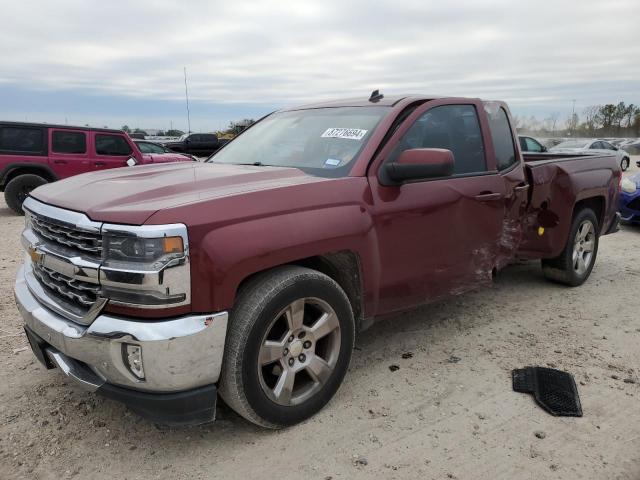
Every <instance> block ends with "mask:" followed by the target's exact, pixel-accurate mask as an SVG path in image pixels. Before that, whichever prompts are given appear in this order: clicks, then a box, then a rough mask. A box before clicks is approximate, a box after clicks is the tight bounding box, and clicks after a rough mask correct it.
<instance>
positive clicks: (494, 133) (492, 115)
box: [485, 105, 518, 170]
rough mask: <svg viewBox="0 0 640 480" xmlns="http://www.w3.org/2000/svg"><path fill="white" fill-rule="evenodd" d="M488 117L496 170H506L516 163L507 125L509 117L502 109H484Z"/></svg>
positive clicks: (509, 127)
mask: <svg viewBox="0 0 640 480" xmlns="http://www.w3.org/2000/svg"><path fill="white" fill-rule="evenodd" d="M485 110H486V112H487V115H488V116H489V128H490V129H491V139H492V140H493V148H494V150H495V152H496V162H497V164H498V170H506V169H508V168H509V167H511V166H513V165H514V164H516V163H517V162H518V157H517V156H516V149H515V146H514V144H513V135H512V133H511V126H510V125H509V117H507V112H505V110H504V108H502V107H497V108H495V107H494V106H493V105H492V108H488V106H486V107H485Z"/></svg>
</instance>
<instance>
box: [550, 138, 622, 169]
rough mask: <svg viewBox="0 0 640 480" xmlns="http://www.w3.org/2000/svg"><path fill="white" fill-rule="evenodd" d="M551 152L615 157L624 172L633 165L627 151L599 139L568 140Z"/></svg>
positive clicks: (552, 148)
mask: <svg viewBox="0 0 640 480" xmlns="http://www.w3.org/2000/svg"><path fill="white" fill-rule="evenodd" d="M549 151H550V152H558V153H595V154H598V155H607V154H608V155H614V156H615V157H616V158H617V160H618V163H619V164H620V168H621V169H622V171H623V172H624V171H625V170H626V169H627V168H629V164H630V163H631V159H630V157H631V156H630V155H629V154H628V153H627V152H626V151H624V150H621V149H619V148H618V147H616V146H614V145H611V144H610V143H609V142H607V141H606V140H599V139H597V138H595V139H594V138H586V139H584V138H583V139H579V138H578V139H574V140H566V141H564V142H562V143H559V144H558V145H556V146H555V147H551V148H550V149H549Z"/></svg>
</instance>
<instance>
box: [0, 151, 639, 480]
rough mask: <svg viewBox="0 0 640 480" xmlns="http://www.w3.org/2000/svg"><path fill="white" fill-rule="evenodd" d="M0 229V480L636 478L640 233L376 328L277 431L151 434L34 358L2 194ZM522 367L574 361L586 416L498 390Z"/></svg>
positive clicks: (222, 428) (224, 426)
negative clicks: (339, 375)
mask: <svg viewBox="0 0 640 480" xmlns="http://www.w3.org/2000/svg"><path fill="white" fill-rule="evenodd" d="M637 158H638V157H636V159H637ZM634 163H635V161H634ZM634 170H635V171H637V168H635V166H634ZM0 225H1V230H0V235H1V237H0V242H1V246H0V260H1V263H0V358H1V367H0V478H1V479H13V478H29V479H31V478H36V479H49V478H51V479H58V478H81V479H85V478H91V479H94V478H95V479H98V478H119V479H136V478H180V479H182V478H184V479H195V478H225V479H229V478H245V479H249V478H278V479H279V480H284V479H288V478H300V477H302V476H304V477H305V478H312V479H329V478H332V479H353V478H369V477H375V478H421V479H431V478H433V479H456V478H457V479H461V480H462V479H473V480H479V479H491V480H493V479H498V478H500V479H501V478H505V479H521V478H524V479H529V478H536V479H542V478H562V479H573V478H582V479H585V478H590V479H598V480H602V479H634V480H637V479H640V408H639V406H640V348H639V345H640V300H638V294H639V293H640V292H639V291H638V288H639V287H640V228H630V227H624V228H623V230H622V231H621V232H619V233H618V234H616V235H613V236H609V237H605V238H603V239H602V241H601V244H600V252H599V257H598V262H597V264H596V268H595V270H594V272H593V275H592V276H591V279H590V280H589V281H588V282H587V283H586V284H585V285H584V286H582V287H579V288H576V289H568V288H564V287H560V286H557V285H553V284H550V283H547V282H546V281H545V280H544V279H543V278H542V275H541V272H540V269H539V266H538V264H537V263H529V264H522V265H517V266H512V267H509V268H508V269H506V270H505V271H503V272H501V274H500V275H499V276H498V278H497V281H496V283H495V287H494V288H492V289H489V290H484V291H480V292H476V293H471V294H467V295H464V296H461V297H457V298H454V299H450V300H448V301H445V302H441V303H438V304H434V305H431V306H428V307H425V308H422V309H420V310H417V311H414V312H411V313H407V314H404V315H401V316H398V317H396V318H392V319H389V320H386V321H384V322H381V323H378V324H376V325H375V326H374V327H373V328H371V329H370V330H368V331H367V332H365V333H364V334H363V335H361V336H360V338H359V339H358V341H357V351H356V352H355V355H354V358H353V362H352V365H351V369H350V371H349V373H348V375H347V377H346V380H345V384H344V385H343V387H342V388H341V389H340V391H339V392H338V394H337V396H336V397H335V398H334V399H333V401H332V402H331V403H330V404H329V405H328V407H327V408H325V409H324V410H323V411H322V412H321V413H320V414H319V415H317V416H316V417H314V418H312V419H311V420H309V421H307V422H305V423H304V424H302V425H299V426H296V427H293V428H290V429H287V430H284V431H277V432H276V431H266V430H260V429H258V428H255V427H253V426H252V425H249V424H248V423H246V422H245V421H243V420H242V419H240V418H239V417H237V416H236V415H235V414H233V412H231V411H229V410H228V409H226V408H224V407H223V406H221V407H220V408H219V409H218V411H219V413H218V421H216V422H215V423H214V424H211V425H207V426H202V427H194V428H186V429H176V430H161V429H158V428H156V427H155V426H154V425H153V424H150V423H149V422H147V421H145V420H142V419H140V418H138V417H137V416H135V415H134V414H131V413H130V412H128V411H127V410H126V409H125V408H124V407H122V406H121V405H119V404H117V403H114V402H111V401H108V400H104V399H102V398H99V397H97V396H95V395H93V394H89V393H85V392H82V391H80V390H76V389H75V388H74V387H72V386H71V385H69V384H68V383H67V382H66V381H65V380H64V379H63V377H62V375H61V374H60V372H57V371H55V370H54V371H45V370H44V368H43V367H41V366H40V365H39V364H38V362H37V361H36V360H35V358H34V357H33V355H32V353H31V352H30V351H28V350H27V349H26V345H27V341H26V339H25V337H24V336H23V334H22V333H21V326H20V325H21V320H20V318H19V315H18V312H17V310H16V308H15V305H14V303H13V293H12V288H13V279H14V275H15V273H16V270H17V269H18V266H19V263H20V261H21V257H22V253H21V249H20V246H19V241H18V239H19V232H20V230H21V227H22V218H21V217H16V216H14V215H13V214H11V213H10V212H9V210H8V209H7V208H6V206H5V205H4V202H2V203H0ZM392 365H396V366H398V367H399V368H398V369H397V370H395V371H391V369H390V368H389V367H390V366H392ZM526 365H549V366H557V367H558V368H561V369H565V370H567V371H569V372H572V373H573V374H574V375H575V377H576V380H577V381H579V390H580V394H581V399H582V404H583V409H584V417H583V418H578V419H576V418H556V417H552V416H550V415H548V414H547V413H545V412H544V411H542V410H541V409H540V408H539V407H537V406H536V405H535V403H534V401H533V399H532V398H531V397H530V396H529V395H524V394H519V393H515V392H513V391H512V390H511V378H510V372H511V370H512V369H513V368H518V367H522V366H526ZM536 433H537V435H536ZM539 437H543V438H539ZM267 469H269V470H267Z"/></svg>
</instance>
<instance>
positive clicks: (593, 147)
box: [589, 142, 602, 150]
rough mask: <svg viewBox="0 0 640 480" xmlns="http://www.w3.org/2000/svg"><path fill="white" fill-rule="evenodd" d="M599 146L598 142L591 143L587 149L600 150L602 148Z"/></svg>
mask: <svg viewBox="0 0 640 480" xmlns="http://www.w3.org/2000/svg"><path fill="white" fill-rule="evenodd" d="M600 145H601V144H600V142H593V143H592V144H591V147H589V148H590V149H591V150H600V149H601V148H602V147H601V146H600Z"/></svg>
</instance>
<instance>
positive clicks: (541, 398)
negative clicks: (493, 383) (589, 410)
mask: <svg viewBox="0 0 640 480" xmlns="http://www.w3.org/2000/svg"><path fill="white" fill-rule="evenodd" d="M511 376H512V379H513V389H514V390H515V391H516V392H522V393H531V394H533V397H534V398H535V399H536V402H537V403H538V405H540V406H541V407H542V408H544V409H545V410H546V411H547V412H549V413H550V414H551V415H557V416H564V417H581V416H582V406H581V405H580V396H579V395H578V388H577V387H576V382H575V380H574V379H573V376H571V374H570V373H567V372H563V371H561V370H555V369H553V368H544V367H526V368H520V369H516V370H513V371H512V372H511Z"/></svg>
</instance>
